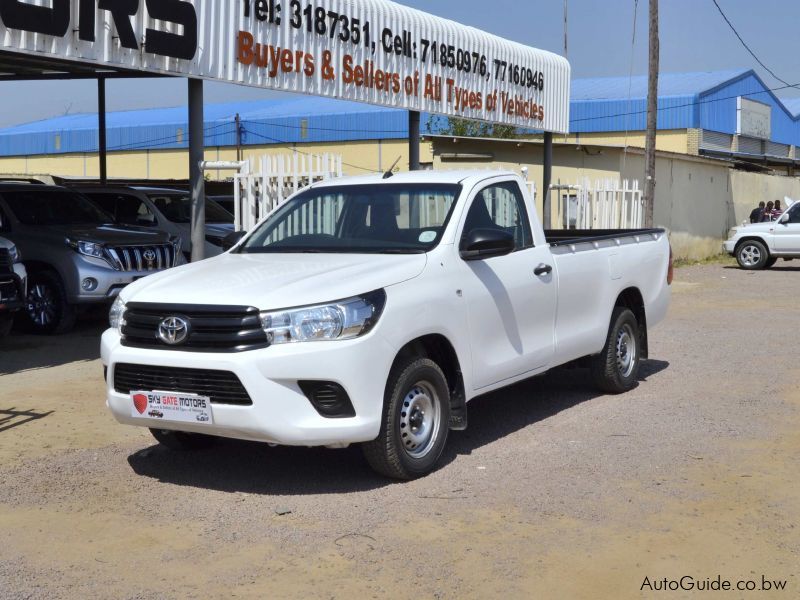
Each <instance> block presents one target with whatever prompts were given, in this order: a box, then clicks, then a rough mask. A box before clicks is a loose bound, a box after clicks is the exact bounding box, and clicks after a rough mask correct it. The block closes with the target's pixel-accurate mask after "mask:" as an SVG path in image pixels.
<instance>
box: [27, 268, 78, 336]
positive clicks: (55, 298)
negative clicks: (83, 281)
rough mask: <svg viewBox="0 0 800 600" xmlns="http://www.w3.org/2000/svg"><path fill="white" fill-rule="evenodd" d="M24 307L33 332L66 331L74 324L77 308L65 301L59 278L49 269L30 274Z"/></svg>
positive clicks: (65, 296)
mask: <svg viewBox="0 0 800 600" xmlns="http://www.w3.org/2000/svg"><path fill="white" fill-rule="evenodd" d="M25 308H26V311H25V312H26V313H27V315H28V327H29V328H30V329H31V331H33V333H41V334H51V333H56V334H57V333H66V332H68V331H69V330H70V329H72V327H73V326H74V325H75V318H76V316H77V310H76V308H75V307H74V306H72V305H70V304H69V303H68V302H67V293H66V291H65V290H64V285H63V284H62V283H61V279H60V278H59V277H58V275H56V274H55V273H53V272H51V271H41V272H39V273H34V274H33V275H31V276H30V283H29V284H28V297H27V301H26V306H25Z"/></svg>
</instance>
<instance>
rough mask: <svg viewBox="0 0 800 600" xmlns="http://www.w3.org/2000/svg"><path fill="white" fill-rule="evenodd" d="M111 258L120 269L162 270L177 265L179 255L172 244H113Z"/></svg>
mask: <svg viewBox="0 0 800 600" xmlns="http://www.w3.org/2000/svg"><path fill="white" fill-rule="evenodd" d="M107 250H108V254H109V256H111V260H112V261H113V262H114V265H115V266H116V268H117V269H119V270H120V271H126V272H128V271H161V270H163V269H169V268H170V267H174V266H175V260H176V259H177V255H176V252H175V247H174V246H173V245H172V244H161V245H157V246H111V247H109V248H107Z"/></svg>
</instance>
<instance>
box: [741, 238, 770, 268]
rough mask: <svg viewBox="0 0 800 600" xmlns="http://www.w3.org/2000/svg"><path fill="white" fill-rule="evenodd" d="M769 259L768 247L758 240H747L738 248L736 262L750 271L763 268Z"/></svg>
mask: <svg viewBox="0 0 800 600" xmlns="http://www.w3.org/2000/svg"><path fill="white" fill-rule="evenodd" d="M768 260H769V252H767V248H766V247H765V246H764V244H762V243H761V242H759V241H758V240H747V241H746V242H742V243H741V244H739V247H738V248H736V262H738V263H739V266H740V267H742V268H743V269H747V270H748V271H756V270H758V269H763V268H764V267H765V266H766V265H767V261H768Z"/></svg>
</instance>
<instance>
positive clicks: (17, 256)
mask: <svg viewBox="0 0 800 600" xmlns="http://www.w3.org/2000/svg"><path fill="white" fill-rule="evenodd" d="M8 253H9V254H10V255H11V264H14V263H19V262H22V253H21V252H20V251H19V248H17V247H16V246H11V249H10V250H9V251H8Z"/></svg>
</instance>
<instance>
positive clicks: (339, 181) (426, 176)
mask: <svg viewBox="0 0 800 600" xmlns="http://www.w3.org/2000/svg"><path fill="white" fill-rule="evenodd" d="M519 176H520V175H519V173H515V172H514V171H507V170H506V171H490V170H488V169H471V170H460V171H408V172H402V173H396V174H394V175H392V176H391V177H388V178H385V179H384V176H383V175H382V174H372V175H358V176H355V177H339V178H336V179H328V180H326V181H320V182H318V183H315V184H314V185H313V186H312V187H314V188H318V187H338V186H342V185H375V184H383V183H385V184H392V183H431V184H433V183H439V184H441V183H445V184H448V183H449V184H460V183H464V182H466V181H467V180H473V181H475V182H478V181H482V180H485V179H494V178H496V177H519Z"/></svg>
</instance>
